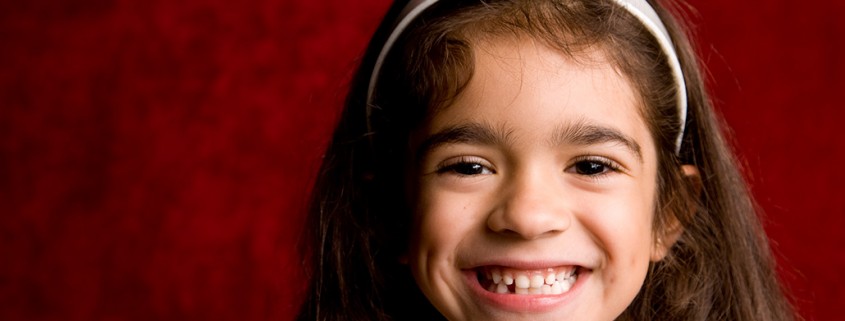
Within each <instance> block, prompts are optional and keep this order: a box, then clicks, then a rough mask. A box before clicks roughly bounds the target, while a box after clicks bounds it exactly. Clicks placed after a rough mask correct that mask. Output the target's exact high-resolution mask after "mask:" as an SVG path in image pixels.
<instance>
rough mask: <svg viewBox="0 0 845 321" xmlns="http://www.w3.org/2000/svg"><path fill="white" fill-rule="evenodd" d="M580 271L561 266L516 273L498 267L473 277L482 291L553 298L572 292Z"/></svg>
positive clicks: (481, 268)
mask: <svg viewBox="0 0 845 321" xmlns="http://www.w3.org/2000/svg"><path fill="white" fill-rule="evenodd" d="M581 270H582V268H581V267H579V266H561V267H555V268H546V269H540V270H517V269H511V268H506V267H500V266H489V267H480V268H478V269H476V275H477V278H478V282H479V283H480V284H481V287H482V288H484V289H486V290H487V291H489V292H493V293H499V294H521V295H543V294H545V295H556V294H563V293H566V292H568V291H569V289H570V288H572V285H573V284H575V281H576V280H577V279H578V274H579V273H580V272H581Z"/></svg>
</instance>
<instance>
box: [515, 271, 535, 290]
mask: <svg viewBox="0 0 845 321" xmlns="http://www.w3.org/2000/svg"><path fill="white" fill-rule="evenodd" d="M514 284H516V287H517V288H519V289H527V288H528V287H530V286H531V281H530V280H528V276H527V275H525V274H519V275H517V276H516V279H515V280H514Z"/></svg>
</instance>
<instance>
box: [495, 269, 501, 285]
mask: <svg viewBox="0 0 845 321" xmlns="http://www.w3.org/2000/svg"><path fill="white" fill-rule="evenodd" d="M501 281H502V272H499V270H493V283H496V284H499V282H501Z"/></svg>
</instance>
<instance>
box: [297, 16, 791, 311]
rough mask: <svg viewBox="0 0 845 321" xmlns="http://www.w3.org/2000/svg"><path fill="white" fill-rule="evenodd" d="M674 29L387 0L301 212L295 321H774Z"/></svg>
mask: <svg viewBox="0 0 845 321" xmlns="http://www.w3.org/2000/svg"><path fill="white" fill-rule="evenodd" d="M681 30H682V29H681V28H680V27H679V26H678V24H677V23H676V22H675V21H674V20H673V19H672V17H671V16H670V15H669V14H668V13H667V12H666V10H664V9H663V8H662V7H661V6H659V5H658V4H655V3H649V2H646V1H645V0H594V1H579V0H549V1H537V0H534V1H490V0H488V1H479V0H466V1H460V0H458V1H455V0H451V1H450V0H442V1H431V0H429V1H420V0H412V1H410V2H407V1H398V2H397V3H395V4H394V6H393V7H392V8H391V10H390V11H389V12H388V15H387V17H386V19H385V21H384V22H383V23H382V25H381V26H380V28H379V30H378V31H377V33H376V35H375V37H374V38H373V41H372V42H371V43H370V46H369V49H368V51H367V54H366V56H365V57H364V61H363V63H362V65H361V68H360V69H359V71H358V73H357V75H356V78H355V79H354V82H353V86H352V89H351V91H350V94H349V97H348V100H347V103H346V108H345V109H344V112H343V115H342V116H341V119H340V123H339V125H338V127H337V130H336V131H335V135H334V139H333V141H332V144H331V145H330V146H329V148H328V151H327V153H326V156H325V159H324V162H323V166H322V169H321V172H320V177H319V179H318V182H317V185H316V186H315V189H314V200H313V202H312V207H311V211H310V213H309V217H308V219H309V223H308V224H309V229H308V232H309V233H310V234H309V236H310V238H309V239H308V246H309V247H308V248H307V249H306V250H307V251H308V256H307V257H308V258H309V265H308V268H309V269H310V270H311V271H313V274H312V275H310V283H309V292H308V296H307V297H306V299H305V303H304V305H303V307H302V310H301V312H300V315H299V318H300V319H301V320H409V319H418V320H431V319H442V318H444V317H445V318H446V319H449V320H613V319H618V320H790V319H793V313H792V311H791V309H790V307H789V304H788V303H787V301H786V300H785V299H784V296H783V294H782V290H781V287H780V285H779V283H778V280H777V275H776V273H775V272H774V267H773V263H772V262H773V260H772V258H771V255H770V253H769V248H768V244H767V241H766V237H765V234H764V233H763V231H762V228H761V227H760V224H759V222H758V220H757V217H756V214H755V211H754V207H753V202H752V201H751V199H750V196H749V194H748V192H747V190H746V187H745V185H744V182H743V181H742V179H741V175H740V174H739V172H738V170H737V167H736V165H734V164H735V162H734V160H733V156H732V155H731V153H730V151H729V149H728V148H727V147H726V144H725V143H724V141H723V139H722V136H721V134H720V129H719V126H718V121H717V120H716V119H715V116H714V113H713V111H712V107H711V105H710V102H709V100H708V98H707V96H706V90H705V88H704V85H703V82H702V80H701V74H700V71H699V70H698V66H697V62H696V60H695V57H694V54H693V50H692V49H691V46H690V44H689V42H688V40H687V38H686V37H685V35H684V34H683V32H682V31H681Z"/></svg>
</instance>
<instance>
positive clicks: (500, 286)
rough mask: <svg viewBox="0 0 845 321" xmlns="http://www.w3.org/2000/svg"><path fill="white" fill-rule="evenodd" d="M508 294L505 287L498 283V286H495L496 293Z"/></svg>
mask: <svg viewBox="0 0 845 321" xmlns="http://www.w3.org/2000/svg"><path fill="white" fill-rule="evenodd" d="M508 292H510V291H509V290H508V286H507V285H504V284H502V283H499V285H497V286H496V293H508Z"/></svg>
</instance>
